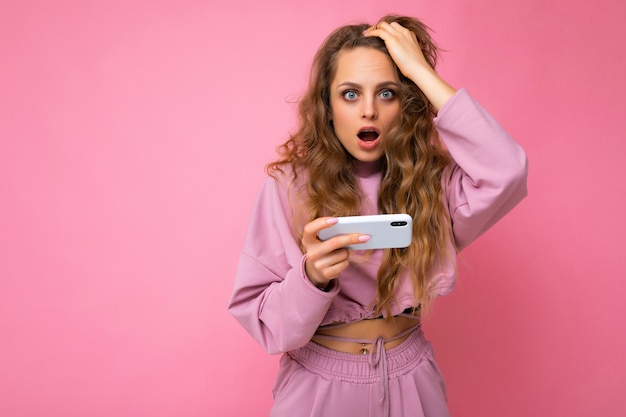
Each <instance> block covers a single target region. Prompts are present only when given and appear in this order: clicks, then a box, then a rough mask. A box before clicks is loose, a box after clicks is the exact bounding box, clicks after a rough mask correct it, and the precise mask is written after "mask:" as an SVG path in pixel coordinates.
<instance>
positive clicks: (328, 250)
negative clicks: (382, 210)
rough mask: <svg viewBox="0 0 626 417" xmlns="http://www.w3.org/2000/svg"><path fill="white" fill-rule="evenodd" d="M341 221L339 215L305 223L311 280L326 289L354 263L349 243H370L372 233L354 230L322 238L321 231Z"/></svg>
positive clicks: (304, 233)
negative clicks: (359, 232)
mask: <svg viewBox="0 0 626 417" xmlns="http://www.w3.org/2000/svg"><path fill="white" fill-rule="evenodd" d="M335 223H337V218H336V217H320V218H318V219H315V220H313V221H312V222H310V223H308V224H307V225H306V226H304V231H303V234H302V246H303V248H304V252H305V254H306V261H305V264H304V267H305V272H306V275H307V277H308V278H309V280H310V281H311V282H312V283H313V284H314V285H315V286H316V287H318V288H326V287H327V286H328V284H329V283H330V281H331V280H333V279H335V278H337V277H338V276H339V274H340V273H341V272H342V271H343V270H344V269H346V268H347V267H348V265H350V260H349V257H350V252H349V250H348V249H346V246H348V245H355V244H358V243H364V242H367V241H368V240H369V239H370V236H369V235H362V234H358V233H352V234H347V235H339V236H335V237H332V238H330V239H328V240H324V241H322V240H320V239H319V237H318V236H317V234H318V233H319V232H320V231H321V230H322V229H326V228H328V227H331V226H332V225H334V224H335Z"/></svg>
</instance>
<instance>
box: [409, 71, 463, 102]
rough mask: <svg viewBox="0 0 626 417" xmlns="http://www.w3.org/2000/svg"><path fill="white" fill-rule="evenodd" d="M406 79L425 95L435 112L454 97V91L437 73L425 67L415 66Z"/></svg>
mask: <svg viewBox="0 0 626 417" xmlns="http://www.w3.org/2000/svg"><path fill="white" fill-rule="evenodd" d="M407 78H409V79H410V80H411V81H413V82H414V83H415V84H416V85H417V86H418V87H419V89H420V90H422V92H423V93H424V94H425V95H426V97H427V98H428V100H429V101H430V103H431V104H432V105H433V107H435V109H436V110H437V111H439V110H441V108H442V107H443V106H444V104H446V102H447V101H448V100H449V99H450V98H451V97H452V96H454V94H455V93H456V91H457V90H456V89H455V88H454V87H452V86H451V85H450V84H448V83H447V82H446V81H445V80H444V79H443V78H441V76H440V75H439V74H437V72H436V71H435V70H434V69H432V68H431V67H430V66H427V65H420V66H417V65H416V66H415V68H413V69H412V70H411V71H410V72H409V73H408V74H407Z"/></svg>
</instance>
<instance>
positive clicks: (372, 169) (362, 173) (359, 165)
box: [354, 159, 382, 178]
mask: <svg viewBox="0 0 626 417" xmlns="http://www.w3.org/2000/svg"><path fill="white" fill-rule="evenodd" d="M354 167H355V168H356V173H357V175H358V176H359V177H363V178H366V177H370V176H372V175H374V174H378V173H379V172H380V169H381V167H382V159H379V160H377V161H373V162H363V161H358V160H355V161H354Z"/></svg>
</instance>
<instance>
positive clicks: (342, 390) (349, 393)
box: [270, 328, 450, 417]
mask: <svg viewBox="0 0 626 417" xmlns="http://www.w3.org/2000/svg"><path fill="white" fill-rule="evenodd" d="M376 356H378V357H376ZM372 359H374V360H372ZM445 390H446V388H445V382H444V380H443V377H442V376H441V372H440V371H439V367H438V366H437V363H436V362H435V359H434V357H433V352H432V347H431V345H430V343H428V342H427V341H426V340H425V339H424V335H423V333H422V331H421V329H419V328H418V329H417V330H415V331H414V332H413V333H411V334H410V335H409V337H408V338H407V339H406V340H405V341H403V342H402V343H401V344H400V345H398V346H396V347H394V348H392V349H389V350H387V351H385V352H384V354H382V355H376V354H370V355H358V354H353V353H344V352H338V351H335V350H332V349H328V348H326V347H324V346H321V345H319V344H317V343H315V342H309V343H308V344H307V345H306V346H304V347H302V348H299V349H296V350H294V351H291V352H287V353H285V354H284V355H283V357H282V358H281V360H280V370H279V372H278V376H277V379H276V384H275V386H274V390H273V394H274V406H273V408H272V410H271V412H270V416H271V417H335V416H336V417H388V416H393V417H402V416H411V417H420V416H424V417H449V415H450V414H449V412H448V406H447V401H446V394H445Z"/></svg>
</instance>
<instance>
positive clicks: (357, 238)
mask: <svg viewBox="0 0 626 417" xmlns="http://www.w3.org/2000/svg"><path fill="white" fill-rule="evenodd" d="M370 239H371V236H370V235H365V234H360V233H350V234H345V235H337V236H334V237H331V238H330V239H328V240H324V241H322V242H321V244H320V250H322V251H327V252H328V253H330V252H334V251H336V250H338V249H342V248H345V247H346V246H351V245H358V244H360V243H365V242H367V241H368V240H370Z"/></svg>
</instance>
